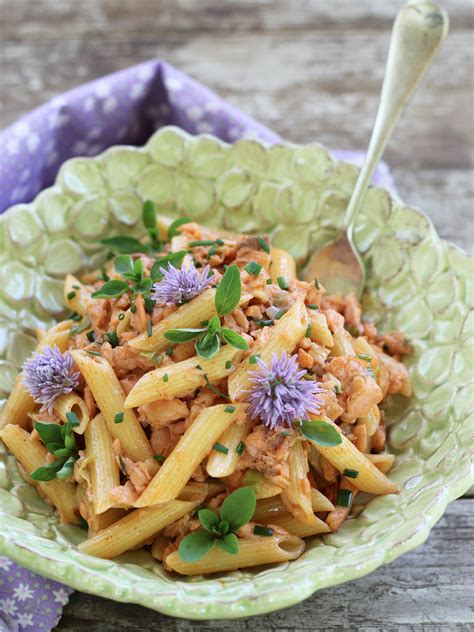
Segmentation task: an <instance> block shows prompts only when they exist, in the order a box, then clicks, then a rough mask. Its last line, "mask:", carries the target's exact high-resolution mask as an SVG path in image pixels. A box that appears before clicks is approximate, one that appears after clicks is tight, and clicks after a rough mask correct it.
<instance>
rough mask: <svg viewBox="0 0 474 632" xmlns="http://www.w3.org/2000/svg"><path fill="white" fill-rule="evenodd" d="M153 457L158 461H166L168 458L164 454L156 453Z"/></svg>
mask: <svg viewBox="0 0 474 632" xmlns="http://www.w3.org/2000/svg"><path fill="white" fill-rule="evenodd" d="M153 459H154V460H155V461H158V463H164V462H165V460H166V457H165V455H164V454H154V455H153Z"/></svg>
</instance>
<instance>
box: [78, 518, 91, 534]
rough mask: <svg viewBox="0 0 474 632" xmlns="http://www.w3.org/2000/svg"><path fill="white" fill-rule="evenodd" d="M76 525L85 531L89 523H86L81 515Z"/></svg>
mask: <svg viewBox="0 0 474 632" xmlns="http://www.w3.org/2000/svg"><path fill="white" fill-rule="evenodd" d="M77 526H78V527H80V528H81V529H84V530H85V531H88V530H89V525H88V524H87V522H86V521H85V520H84V518H83V517H82V516H81V517H80V518H79V520H78V521H77Z"/></svg>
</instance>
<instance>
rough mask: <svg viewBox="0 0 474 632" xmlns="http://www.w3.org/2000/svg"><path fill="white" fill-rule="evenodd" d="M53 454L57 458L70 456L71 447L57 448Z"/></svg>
mask: <svg viewBox="0 0 474 632" xmlns="http://www.w3.org/2000/svg"><path fill="white" fill-rule="evenodd" d="M53 454H54V456H57V457H58V459H63V458H67V457H69V456H72V453H71V448H59V449H57V450H55V451H54V452H53Z"/></svg>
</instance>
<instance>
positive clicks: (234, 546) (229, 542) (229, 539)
mask: <svg viewBox="0 0 474 632" xmlns="http://www.w3.org/2000/svg"><path fill="white" fill-rule="evenodd" d="M217 545H218V546H220V548H221V549H222V550H223V551H225V552H226V553H230V555H235V554H236V553H238V552H239V541H238V539H237V536H236V535H235V533H228V534H227V535H225V536H224V537H223V538H219V539H218V540H217Z"/></svg>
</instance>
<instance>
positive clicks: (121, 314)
mask: <svg viewBox="0 0 474 632" xmlns="http://www.w3.org/2000/svg"><path fill="white" fill-rule="evenodd" d="M124 318H125V314H124V313H123V312H121V313H120V314H119V315H118V319H119V320H123V319H124Z"/></svg>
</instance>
